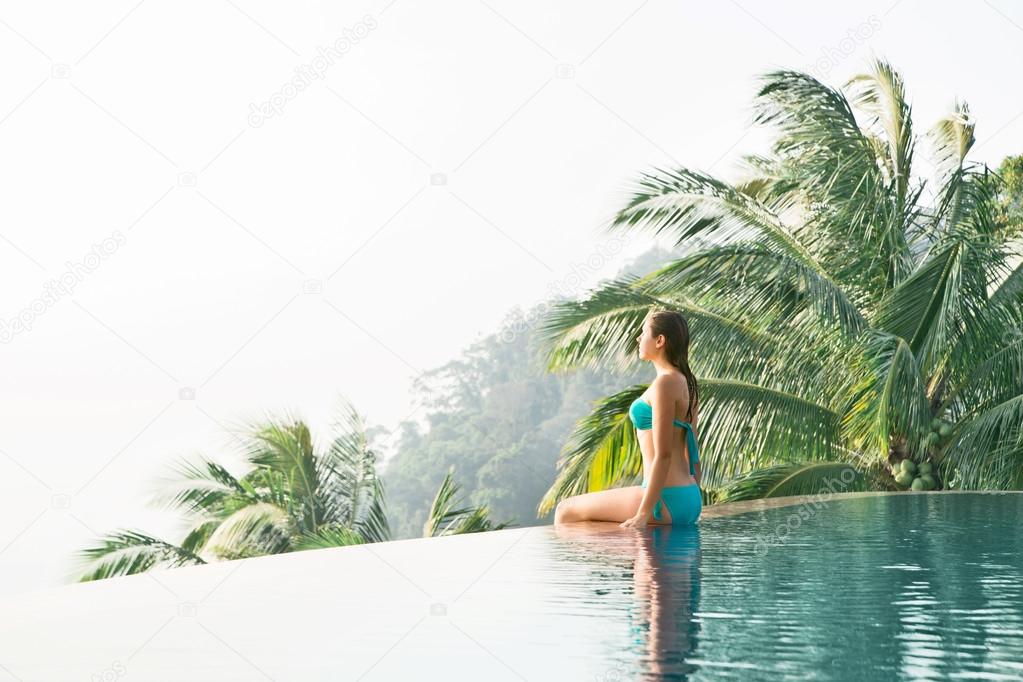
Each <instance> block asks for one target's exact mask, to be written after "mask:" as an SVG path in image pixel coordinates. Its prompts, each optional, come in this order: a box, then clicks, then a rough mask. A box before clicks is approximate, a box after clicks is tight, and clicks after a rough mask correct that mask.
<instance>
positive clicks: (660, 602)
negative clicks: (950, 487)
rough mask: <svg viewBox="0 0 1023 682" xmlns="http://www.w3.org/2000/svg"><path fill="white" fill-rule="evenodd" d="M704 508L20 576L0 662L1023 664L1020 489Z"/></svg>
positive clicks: (696, 673)
mask: <svg viewBox="0 0 1023 682" xmlns="http://www.w3.org/2000/svg"><path fill="white" fill-rule="evenodd" d="M778 504H785V505H787V506H772V505H778ZM704 513H705V516H704V517H703V518H701V519H700V522H699V524H698V525H697V526H696V527H692V528H688V529H684V528H674V529H671V528H653V529H648V530H646V531H643V532H637V531H623V530H620V529H618V528H617V526H616V525H615V524H570V525H567V526H562V527H559V528H553V527H551V526H540V527H534V528H519V529H506V530H501V531H495V532H491V533H480V534H475V535H464V536H455V537H449V538H435V539H428V540H427V539H422V540H404V541H399V542H389V543H379V544H375V545H363V546H358V547H349V548H340V549H333V550H319V551H310V552H301V553H294V554H287V555H279V556H273V557H263V558H259V559H249V560H245V561H237V562H227V563H222V564H215V565H210V566H200V567H192V568H184V569H177V570H173V571H162V572H157V573H151V574H147V575H139V576H131V577H128V578H121V579H116V580H109V581H102V582H98V583H89V584H81V585H70V586H66V587H62V588H58V589H54V590H49V591H43V592H37V593H34V594H26V595H23V596H22V597H20V598H18V599H13V600H8V601H7V603H3V604H0V608H2V609H3V614H4V616H3V619H2V624H0V680H4V679H8V678H5V677H4V675H5V674H6V675H8V676H9V679H22V680H70V679H81V680H90V679H102V680H117V679H122V678H123V679H124V680H126V681H128V682H130V681H131V680H184V679H194V680H251V679H273V680H408V679H445V680H481V679H482V680H486V681H487V682H496V681H498V680H552V679H561V680H595V681H607V682H609V681H611V680H635V679H649V680H658V679H666V680H680V679H693V680H701V679H706V680H710V679H721V678H733V679H740V680H759V679H772V680H773V679H821V680H828V679H836V680H837V679H850V680H861V679H907V680H908V679H939V678H940V679H949V678H954V679H986V680H991V679H1011V680H1023V537H1021V532H1023V531H1021V527H1023V495H1021V494H1018V493H1010V494H983V493H897V494H893V495H887V494H881V495H878V494H874V495H870V494H867V495H857V494H843V495H838V496H835V497H834V498H832V499H830V500H820V499H814V498H788V499H787V500H782V501H770V502H769V503H768V504H759V505H758V504H754V505H731V506H727V507H720V508H716V507H706V508H705V509H704Z"/></svg>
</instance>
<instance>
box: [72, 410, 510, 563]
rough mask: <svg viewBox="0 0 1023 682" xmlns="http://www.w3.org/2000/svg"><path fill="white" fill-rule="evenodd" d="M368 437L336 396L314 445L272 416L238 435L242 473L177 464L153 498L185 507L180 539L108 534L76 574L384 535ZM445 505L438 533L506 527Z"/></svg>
mask: <svg viewBox="0 0 1023 682" xmlns="http://www.w3.org/2000/svg"><path fill="white" fill-rule="evenodd" d="M366 434H367V430H366V428H365V425H364V423H363V421H362V419H361V418H360V417H359V415H358V413H357V412H356V411H355V410H354V409H353V408H352V406H351V405H350V404H349V403H347V402H345V401H342V403H341V407H340V409H339V411H338V418H336V419H335V421H334V424H333V434H332V437H331V440H330V442H329V443H328V444H327V446H326V447H324V448H322V449H321V448H318V447H317V446H316V445H315V443H314V442H313V438H312V434H311V433H310V430H309V427H308V426H307V425H306V424H305V423H304V422H303V421H301V420H298V419H294V418H290V417H286V418H284V419H273V418H271V419H268V420H267V421H266V422H265V423H262V424H259V425H255V426H252V427H250V428H249V429H247V430H246V431H245V432H244V433H243V434H242V435H241V436H240V437H239V441H240V443H241V457H242V460H243V462H244V466H245V469H246V471H245V473H244V474H242V475H240V476H235V475H234V474H232V473H231V472H230V471H229V470H228V469H227V468H226V467H225V466H223V465H222V464H220V463H218V462H216V461H214V460H212V459H208V458H205V457H201V458H199V460H198V461H197V462H194V461H183V462H179V463H178V464H177V465H175V467H174V476H173V477H172V478H170V479H168V480H166V481H165V482H164V485H163V487H162V488H161V490H160V491H159V493H158V494H157V495H156V497H155V500H154V501H155V502H156V503H158V504H160V505H162V506H166V507H170V508H173V509H176V510H178V511H180V512H182V513H183V515H184V517H185V519H186V521H187V524H188V528H187V531H186V533H185V537H184V539H183V540H181V542H179V543H172V542H167V541H164V540H161V539H159V538H156V537H152V536H150V535H147V534H146V533H143V532H141V531H137V530H119V531H115V532H112V533H109V534H107V535H106V536H104V537H103V538H101V539H99V540H98V541H97V542H96V543H95V544H94V545H92V546H91V547H88V548H86V549H84V550H82V551H81V552H80V553H79V559H80V560H81V561H82V563H83V564H84V566H83V570H82V572H81V574H80V577H79V580H81V581H89V580H98V579H103V578H109V577H113V576H117V575H129V574H133V573H140V572H143V571H147V570H149V569H152V568H158V567H176V566H184V565H194V564H203V563H208V562H211V561H220V560H231V559H241V558H247V557H254V556H262V555H266V554H280V553H284V552H291V551H299V550H307V549H320V548H326V547H340V546H346V545H355V544H362V543H368V542H383V541H386V540H389V539H390V526H389V524H388V520H387V516H386V513H385V503H384V489H383V485H382V483H381V480H380V478H379V477H378V475H377V471H376V460H377V455H376V453H375V452H374V451H373V449H372V448H371V447H370V443H369V441H368V439H367V435H366ZM446 485H447V486H448V487H447V488H446V490H451V485H452V484H451V483H450V482H446ZM441 492H442V493H444V492H445V490H442V491H441ZM440 494H441V493H439V495H440ZM448 511H449V512H450V514H449V515H448V516H442V517H439V518H438V520H437V529H438V530H442V531H443V532H444V533H445V534H451V533H459V532H473V531H475V530H489V529H491V528H495V529H496V528H501V527H504V524H502V525H500V526H493V525H492V524H491V522H490V520H489V519H488V517H487V510H486V509H483V510H479V509H471V508H469V509H458V510H454V509H449V510H448Z"/></svg>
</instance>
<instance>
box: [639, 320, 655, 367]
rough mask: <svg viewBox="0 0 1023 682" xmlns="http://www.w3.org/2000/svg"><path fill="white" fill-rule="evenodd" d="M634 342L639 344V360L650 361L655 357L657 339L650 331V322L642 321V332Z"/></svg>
mask: <svg viewBox="0 0 1023 682" xmlns="http://www.w3.org/2000/svg"><path fill="white" fill-rule="evenodd" d="M636 341H637V342H638V343H639V359H640V360H650V359H652V358H653V357H654V356H656V355H657V339H655V338H654V336H653V332H652V331H651V330H650V320H643V331H642V333H641V334H640V335H639V338H638V339H636Z"/></svg>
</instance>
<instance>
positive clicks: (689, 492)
mask: <svg viewBox="0 0 1023 682" xmlns="http://www.w3.org/2000/svg"><path fill="white" fill-rule="evenodd" d="M637 340H638V342H639V358H640V360H648V361H649V362H650V363H651V364H653V366H654V369H655V370H656V372H657V376H656V377H655V378H654V381H653V383H651V384H650V387H649V388H648V389H647V390H646V391H645V392H644V393H643V395H641V396H640V397H639V398H637V399H636V400H635V401H634V402H633V403H632V405H631V407H630V408H629V417H630V418H631V419H632V422H633V425H634V426H635V428H636V438H637V440H639V448H640V451H641V452H642V454H643V485H640V486H630V487H627V488H614V489H611V490H602V491H600V492H595V493H584V494H582V495H575V496H573V497H570V498H568V499H565V500H562V501H561V502H560V503H559V504H558V506H557V508H556V509H555V511H554V523H555V524H559V523H570V522H573V521H616V522H618V523H619V524H620V526H621V527H623V528H630V527H631V528H642V527H644V526H646V525H647V524H655V525H656V524H669V525H672V524H673V525H689V524H693V523H695V522H696V520H697V519H698V518H699V516H700V512H701V511H702V510H703V500H702V498H701V496H700V485H699V484H700V479H701V478H702V476H703V473H702V471H701V470H700V463H699V449H698V446H697V442H696V441H697V438H696V435H697V434H696V427H697V421H698V419H699V409H700V404H699V391H698V388H697V385H696V377H695V376H693V372H692V370H691V369H689V325H688V324H687V323H686V320H685V318H684V317H682V315H681V314H679V313H677V312H675V311H670V310H658V311H655V312H652V313H650V314H649V315H647V317H646V319H644V320H643V332H642V334H640V336H639V339H637ZM683 418H685V419H687V420H691V421H683Z"/></svg>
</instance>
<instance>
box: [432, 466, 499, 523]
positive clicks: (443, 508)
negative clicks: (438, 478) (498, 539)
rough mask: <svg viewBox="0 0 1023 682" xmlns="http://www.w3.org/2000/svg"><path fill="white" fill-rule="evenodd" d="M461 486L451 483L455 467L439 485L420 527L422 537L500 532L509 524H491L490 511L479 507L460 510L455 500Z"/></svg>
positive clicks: (485, 507)
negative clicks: (426, 517)
mask: <svg viewBox="0 0 1023 682" xmlns="http://www.w3.org/2000/svg"><path fill="white" fill-rule="evenodd" d="M460 488H461V486H459V485H458V484H456V483H455V481H454V467H452V468H451V469H449V470H448V473H447V475H446V476H444V481H443V482H441V485H440V489H438V490H437V496H436V497H434V499H433V504H431V505H430V515H429V518H428V519H427V520H426V523H425V524H424V525H423V537H426V538H430V537H439V536H442V535H461V534H463V533H479V532H482V531H488V530H500V529H502V528H505V527H507V526H508V525H510V524H509V523H500V524H496V525H495V524H494V523H492V522H491V521H490V509H489V508H488V507H487V506H486V505H484V506H482V507H459V506H458V505H459V504H461V503H460V502H456V501H455V496H456V495H457V494H458V491H459V489H460Z"/></svg>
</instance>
